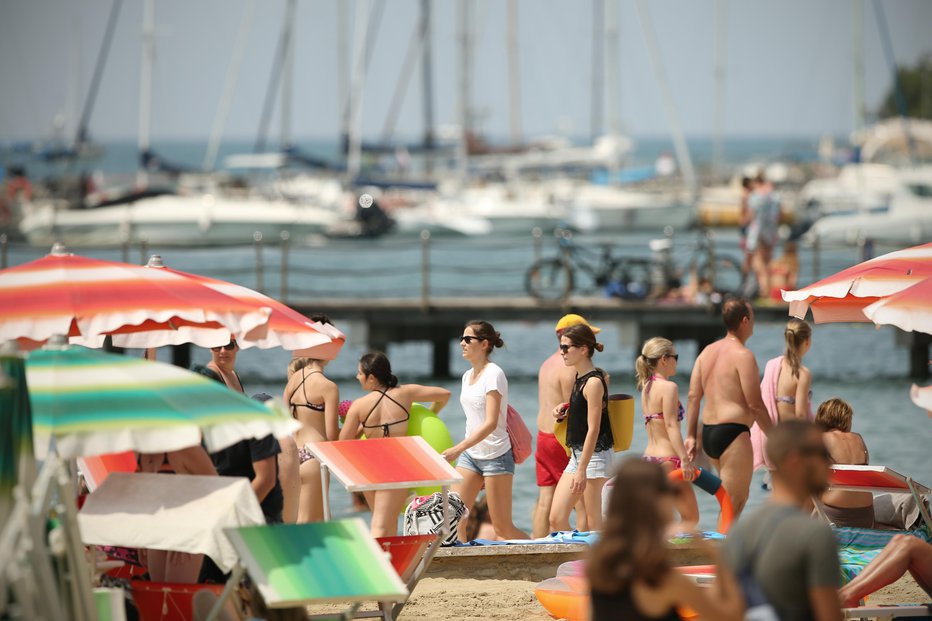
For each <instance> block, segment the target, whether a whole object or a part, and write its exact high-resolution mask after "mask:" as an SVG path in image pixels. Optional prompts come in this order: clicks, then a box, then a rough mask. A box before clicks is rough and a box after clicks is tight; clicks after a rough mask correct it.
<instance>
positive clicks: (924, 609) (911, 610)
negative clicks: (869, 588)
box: [842, 604, 932, 621]
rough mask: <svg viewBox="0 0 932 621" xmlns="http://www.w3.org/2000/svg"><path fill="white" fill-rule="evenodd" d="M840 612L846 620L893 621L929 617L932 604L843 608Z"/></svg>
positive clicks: (931, 611)
mask: <svg viewBox="0 0 932 621" xmlns="http://www.w3.org/2000/svg"><path fill="white" fill-rule="evenodd" d="M842 612H843V613H844V618H845V619H846V620H854V619H862V620H866V619H876V621H892V620H893V619H901V618H909V617H927V616H930V615H932V604H919V605H915V606H859V607H858V608H844V609H843V610H842Z"/></svg>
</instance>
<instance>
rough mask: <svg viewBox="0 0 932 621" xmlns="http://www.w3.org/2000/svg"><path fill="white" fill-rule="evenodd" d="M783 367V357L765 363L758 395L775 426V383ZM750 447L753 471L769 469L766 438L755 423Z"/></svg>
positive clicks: (777, 418) (752, 427) (776, 417)
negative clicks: (752, 452)
mask: <svg viewBox="0 0 932 621" xmlns="http://www.w3.org/2000/svg"><path fill="white" fill-rule="evenodd" d="M782 367H783V356H777V357H776V358H774V359H772V360H769V361H767V365H766V366H765V367H764V379H763V380H761V383H760V395H761V397H762V398H763V400H764V407H766V408H767V414H768V415H769V416H770V421H771V422H772V423H773V424H774V425H776V424H777V421H778V420H779V414H778V413H777V382H778V381H779V380H780V369H781V368H782ZM751 446H753V447H754V470H758V469H760V468H764V467H766V468H768V469H769V468H771V465H770V463H768V461H767V436H765V435H764V432H763V431H761V428H760V427H759V426H758V424H757V423H754V424H753V425H752V426H751Z"/></svg>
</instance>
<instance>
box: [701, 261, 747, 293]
mask: <svg viewBox="0 0 932 621" xmlns="http://www.w3.org/2000/svg"><path fill="white" fill-rule="evenodd" d="M698 274H699V279H700V280H703V281H708V282H711V283H712V289H714V290H715V291H718V292H719V293H731V294H734V295H740V294H741V293H742V292H743V290H744V274H743V273H742V272H741V264H740V263H739V262H737V261H735V260H734V259H732V258H731V257H727V256H723V255H715V263H714V269H713V266H712V265H710V264H709V262H708V261H705V262H703V263H701V264H700V265H699V270H698Z"/></svg>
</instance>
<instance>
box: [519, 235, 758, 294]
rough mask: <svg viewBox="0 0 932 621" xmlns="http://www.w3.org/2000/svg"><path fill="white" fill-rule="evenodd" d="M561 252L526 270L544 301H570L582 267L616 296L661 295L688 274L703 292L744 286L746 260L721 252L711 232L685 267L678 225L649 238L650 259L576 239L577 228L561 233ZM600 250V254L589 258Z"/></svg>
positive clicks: (533, 291) (529, 286)
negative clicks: (679, 259)
mask: <svg viewBox="0 0 932 621" xmlns="http://www.w3.org/2000/svg"><path fill="white" fill-rule="evenodd" d="M556 237H557V241H558V244H559V251H560V255H559V256H557V257H551V258H546V259H541V260H539V261H536V262H535V263H534V264H533V265H531V267H530V268H529V269H528V271H527V273H526V275H525V289H526V290H527V292H528V294H529V295H531V296H532V297H534V298H537V299H539V300H548V301H558V300H564V299H566V298H567V297H569V295H570V294H571V293H572V292H573V291H574V290H575V288H576V287H575V285H576V272H577V271H583V272H587V273H588V274H589V275H590V277H591V278H592V281H593V283H594V284H595V285H596V286H597V287H602V288H603V290H604V291H605V293H606V294H607V295H609V296H610V297H618V298H622V299H627V300H644V299H648V298H651V299H657V298H661V297H663V296H665V295H667V294H669V293H670V292H671V291H672V290H674V289H679V288H680V287H681V286H682V284H683V281H684V276H686V277H688V278H689V279H690V280H694V281H695V286H696V290H697V293H704V294H712V293H717V294H720V295H721V294H736V293H740V292H741V290H742V288H743V286H744V279H745V274H744V273H743V272H742V270H741V262H739V261H736V260H735V259H734V258H732V257H729V256H727V255H722V254H718V253H716V252H715V246H714V243H713V238H712V235H711V233H709V232H708V231H706V230H702V231H700V232H699V235H698V237H697V240H696V242H695V244H694V246H693V249H692V251H691V254H690V257H689V260H688V262H687V264H686V268H685V270H681V269H679V268H678V267H677V265H676V261H675V258H674V256H673V229H672V228H670V227H667V228H666V229H664V237H663V238H661V239H654V240H651V241H650V242H649V247H650V250H651V253H652V255H651V257H650V258H643V257H616V256H614V255H613V254H612V245H611V244H600V245H601V247H602V250H601V252H600V253H597V252H596V251H593V250H589V249H587V248H583V247H581V246H578V245H576V244H575V243H574V242H573V236H572V233H571V232H569V231H565V230H558V231H557V232H556ZM586 255H590V256H592V255H596V256H597V259H596V260H595V261H593V260H592V259H587V258H586Z"/></svg>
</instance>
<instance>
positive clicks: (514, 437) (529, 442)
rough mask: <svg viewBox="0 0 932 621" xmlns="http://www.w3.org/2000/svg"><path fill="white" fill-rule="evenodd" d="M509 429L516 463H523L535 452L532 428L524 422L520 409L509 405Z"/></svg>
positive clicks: (507, 422) (507, 423)
mask: <svg viewBox="0 0 932 621" xmlns="http://www.w3.org/2000/svg"><path fill="white" fill-rule="evenodd" d="M505 426H506V427H507V429H508V439H509V440H510V441H511V452H512V453H513V454H514V458H515V464H522V463H524V461H525V460H526V459H527V458H528V457H530V456H531V455H533V454H534V445H533V438H532V437H531V430H530V429H528V428H527V425H525V424H524V419H522V418H521V415H520V414H518V411H517V410H516V409H514V408H513V407H511V406H510V405H509V406H508V417H507V419H506V421H505Z"/></svg>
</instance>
